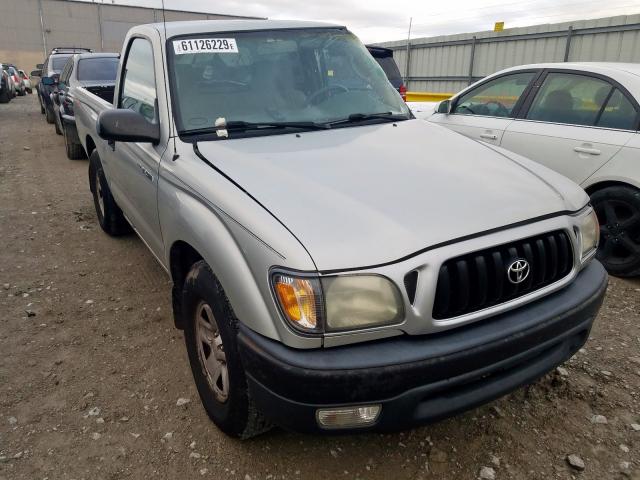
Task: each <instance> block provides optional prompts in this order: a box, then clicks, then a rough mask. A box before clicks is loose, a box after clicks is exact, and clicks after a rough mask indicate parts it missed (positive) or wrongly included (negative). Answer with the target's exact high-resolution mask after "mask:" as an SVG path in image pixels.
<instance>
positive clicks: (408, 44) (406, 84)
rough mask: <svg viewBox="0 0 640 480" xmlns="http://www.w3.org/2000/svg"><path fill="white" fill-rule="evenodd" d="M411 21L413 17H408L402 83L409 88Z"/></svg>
mask: <svg viewBox="0 0 640 480" xmlns="http://www.w3.org/2000/svg"><path fill="white" fill-rule="evenodd" d="M412 23H413V17H409V32H408V33H407V61H406V63H405V67H404V84H405V86H406V87H407V88H409V58H410V57H411V47H410V42H411V24H412Z"/></svg>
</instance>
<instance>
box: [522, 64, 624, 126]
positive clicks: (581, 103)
mask: <svg viewBox="0 0 640 480" xmlns="http://www.w3.org/2000/svg"><path fill="white" fill-rule="evenodd" d="M612 89H613V87H612V86H611V84H610V83H609V82H606V81H604V80H601V79H599V78H595V77H588V76H586V75H577V74H574V73H550V74H549V75H547V77H546V79H545V80H544V83H543V84H542V87H541V88H540V91H539V92H538V95H537V96H536V98H535V100H534V101H533V104H532V105H531V108H530V109H529V113H528V114H527V118H528V119H530V120H539V121H542V122H554V123H568V124H572V125H588V126H593V125H595V124H596V122H597V120H598V118H599V116H600V112H601V110H602V107H603V105H604V103H605V102H606V101H607V99H608V98H609V95H610V93H611V90H612Z"/></svg>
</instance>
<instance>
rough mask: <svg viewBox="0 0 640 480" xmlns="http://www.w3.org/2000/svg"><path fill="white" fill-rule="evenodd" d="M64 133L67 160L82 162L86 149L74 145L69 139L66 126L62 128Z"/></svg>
mask: <svg viewBox="0 0 640 480" xmlns="http://www.w3.org/2000/svg"><path fill="white" fill-rule="evenodd" d="M62 133H63V134H64V145H65V148H66V150H67V158H68V159H69V160H80V159H81V158H84V157H85V155H84V148H82V145H79V144H77V143H73V142H72V141H71V140H70V139H69V136H68V135H67V128H66V127H65V126H64V125H63V126H62Z"/></svg>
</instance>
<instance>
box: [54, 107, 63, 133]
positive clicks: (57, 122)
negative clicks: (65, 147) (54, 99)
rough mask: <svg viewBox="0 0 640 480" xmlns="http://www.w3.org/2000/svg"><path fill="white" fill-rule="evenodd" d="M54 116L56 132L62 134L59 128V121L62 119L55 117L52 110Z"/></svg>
mask: <svg viewBox="0 0 640 480" xmlns="http://www.w3.org/2000/svg"><path fill="white" fill-rule="evenodd" d="M53 115H54V118H53V126H54V128H55V129H56V133H57V134H58V135H62V129H61V128H60V123H62V121H61V120H60V117H58V118H55V115H56V113H55V111H54V112H53Z"/></svg>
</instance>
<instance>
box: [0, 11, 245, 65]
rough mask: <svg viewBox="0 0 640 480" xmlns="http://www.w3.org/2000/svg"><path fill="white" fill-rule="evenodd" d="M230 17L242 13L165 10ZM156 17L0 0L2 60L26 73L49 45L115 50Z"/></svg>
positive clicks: (191, 16) (174, 16) (186, 16)
mask: <svg viewBox="0 0 640 480" xmlns="http://www.w3.org/2000/svg"><path fill="white" fill-rule="evenodd" d="M158 4H160V2H159V1H158ZM41 14H42V15H41ZM41 16H42V21H41ZM229 18H246V17H233V16H229V15H216V14H204V13H194V12H181V11H175V10H167V11H166V19H167V21H172V20H207V19H209V20H213V19H229ZM157 21H162V10H160V9H152V8H142V7H129V6H123V5H109V4H103V3H84V2H77V1H73V0H0V62H10V63H15V64H16V65H18V66H19V67H20V68H23V69H25V70H26V71H27V72H29V71H31V70H32V69H34V68H35V66H36V64H38V63H42V61H43V59H44V57H45V51H46V52H48V51H49V50H51V49H52V48H53V47H58V46H60V47H69V46H77V47H87V48H92V49H94V50H95V51H98V52H99V51H104V52H119V51H120V50H121V48H122V41H123V40H124V37H125V34H126V33H127V31H128V30H129V29H130V28H131V27H133V26H134V25H139V24H141V23H153V22H157Z"/></svg>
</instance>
